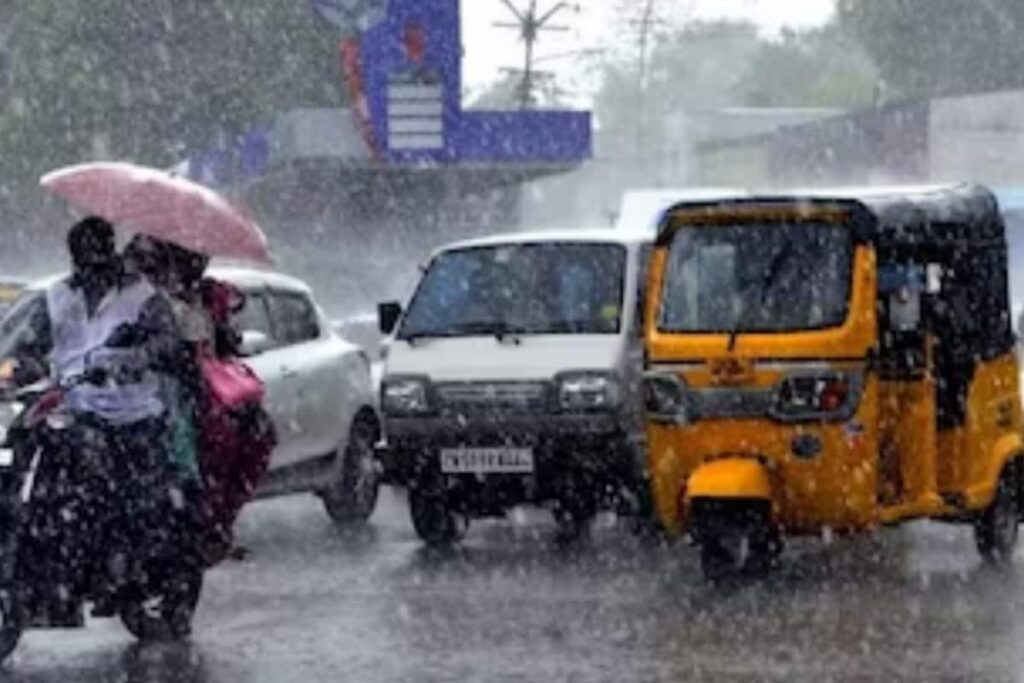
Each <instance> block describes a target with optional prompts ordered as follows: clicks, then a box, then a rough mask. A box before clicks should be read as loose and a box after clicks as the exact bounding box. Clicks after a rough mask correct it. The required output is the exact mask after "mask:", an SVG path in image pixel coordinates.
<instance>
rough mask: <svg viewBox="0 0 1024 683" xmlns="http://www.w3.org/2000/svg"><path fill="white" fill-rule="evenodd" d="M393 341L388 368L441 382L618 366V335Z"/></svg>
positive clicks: (390, 372) (394, 372)
mask: <svg viewBox="0 0 1024 683" xmlns="http://www.w3.org/2000/svg"><path fill="white" fill-rule="evenodd" d="M516 339H517V340H518V341H517V342H515V341H513V340H511V339H505V340H504V341H498V340H497V339H495V338H494V337H459V338H453V339H449V338H442V339H421V340H418V341H416V342H414V343H412V344H410V343H409V342H407V341H398V340H395V341H392V342H391V343H390V345H389V348H388V353H387V361H386V364H385V374H386V375H388V376H394V375H423V376H427V377H429V378H430V379H432V380H434V381H437V382H460V381H467V382H472V381H478V380H525V379H549V378H552V377H554V376H555V375H557V374H558V373H560V372H565V371H566V370H614V369H616V368H617V367H618V366H619V363H620V361H621V358H622V346H623V343H622V337H621V336H620V335H544V336H529V335H527V336H523V337H518V338H516Z"/></svg>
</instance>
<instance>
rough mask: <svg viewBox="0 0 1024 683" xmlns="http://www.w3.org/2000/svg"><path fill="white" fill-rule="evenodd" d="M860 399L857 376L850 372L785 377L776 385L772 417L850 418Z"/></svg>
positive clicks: (792, 418) (802, 418)
mask: <svg viewBox="0 0 1024 683" xmlns="http://www.w3.org/2000/svg"><path fill="white" fill-rule="evenodd" d="M859 403H860V378H859V376H858V375H856V374H853V373H823V374H813V375H796V376H791V377H787V378H786V379H785V380H783V382H782V384H781V385H780V386H779V390H778V394H777V397H776V402H775V417H777V418H779V419H783V420H786V419H789V420H807V419H835V420H842V419H849V418H850V417H852V416H853V414H854V413H855V412H856V410H857V406H858V404H859Z"/></svg>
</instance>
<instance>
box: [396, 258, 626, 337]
mask: <svg viewBox="0 0 1024 683" xmlns="http://www.w3.org/2000/svg"><path fill="white" fill-rule="evenodd" d="M625 264H626V250H625V248H623V247H622V246H619V245H614V244H579V243H575V244H574V243H543V244H514V245H500V246H493V247H474V248H469V249H462V250H458V251H449V252H446V253H444V254H441V255H440V256H438V257H437V258H436V259H434V261H433V263H431V265H430V268H429V269H428V270H427V272H426V274H425V275H424V277H423V280H422V282H421V284H420V286H419V289H418V290H417V292H416V296H415V297H414V298H413V301H412V304H411V305H410V308H409V312H408V314H407V315H406V318H405V322H404V323H403V325H402V329H401V331H400V334H399V337H400V338H402V339H412V338H415V337H457V336H469V335H488V334H497V335H500V334H616V333H618V331H619V328H620V324H621V322H620V319H621V315H622V301H623V288H622V279H623V274H624V272H625Z"/></svg>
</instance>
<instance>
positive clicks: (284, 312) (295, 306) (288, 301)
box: [269, 292, 320, 346]
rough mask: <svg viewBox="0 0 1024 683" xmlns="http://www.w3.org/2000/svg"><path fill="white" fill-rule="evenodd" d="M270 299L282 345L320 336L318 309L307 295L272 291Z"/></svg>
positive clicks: (310, 339)
mask: <svg viewBox="0 0 1024 683" xmlns="http://www.w3.org/2000/svg"><path fill="white" fill-rule="evenodd" d="M269 300H270V314H271V316H272V318H273V321H274V332H275V336H276V338H277V340H278V342H280V343H281V344H282V345H285V346H291V345H293V344H301V343H303V342H307V341H312V340H314V339H316V338H318V337H319V336H320V322H319V320H318V319H317V315H316V309H315V308H314V307H313V302H311V301H310V300H309V298H308V297H307V296H305V295H303V294H292V293H285V292H272V293H271V294H270V299H269Z"/></svg>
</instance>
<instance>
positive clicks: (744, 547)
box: [694, 501, 778, 583]
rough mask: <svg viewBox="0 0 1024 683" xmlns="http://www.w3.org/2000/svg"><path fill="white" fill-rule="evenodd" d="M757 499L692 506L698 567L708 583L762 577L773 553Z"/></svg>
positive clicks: (765, 517) (770, 534)
mask: <svg viewBox="0 0 1024 683" xmlns="http://www.w3.org/2000/svg"><path fill="white" fill-rule="evenodd" d="M765 508H766V506H765V505H764V504H762V503H760V502H756V503H754V502H750V503H743V502H737V503H735V504H732V503H717V502H714V501H712V502H709V503H706V504H703V505H698V506H695V509H694V516H695V528H696V530H697V536H696V538H697V542H698V543H699V544H700V561H701V571H702V572H703V574H704V578H705V579H706V580H707V581H709V582H711V583H726V582H731V581H737V580H742V579H762V578H764V577H765V576H767V575H768V573H769V572H770V570H771V568H772V565H773V561H774V559H775V557H776V556H777V548H778V543H777V542H776V541H774V540H773V539H774V536H775V535H774V533H773V531H772V528H771V522H770V518H769V513H768V510H767V509H765Z"/></svg>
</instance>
